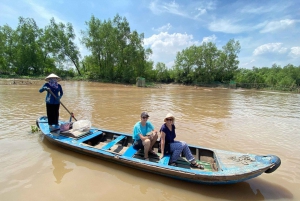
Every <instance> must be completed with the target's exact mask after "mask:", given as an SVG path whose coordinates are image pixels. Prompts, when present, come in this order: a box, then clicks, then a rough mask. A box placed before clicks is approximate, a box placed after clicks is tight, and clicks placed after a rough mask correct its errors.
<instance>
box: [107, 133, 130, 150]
mask: <svg viewBox="0 0 300 201" xmlns="http://www.w3.org/2000/svg"><path fill="white" fill-rule="evenodd" d="M124 138H126V136H125V135H120V136H119V137H117V138H116V139H114V140H113V141H111V142H109V143H107V145H105V146H103V147H102V148H101V149H102V150H108V149H110V148H111V147H112V146H114V145H115V144H117V143H118V142H120V141H121V140H123V139H124Z"/></svg>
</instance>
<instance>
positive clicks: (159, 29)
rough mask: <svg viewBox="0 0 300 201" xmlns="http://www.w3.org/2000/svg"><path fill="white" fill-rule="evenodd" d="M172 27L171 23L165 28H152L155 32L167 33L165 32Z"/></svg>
mask: <svg viewBox="0 0 300 201" xmlns="http://www.w3.org/2000/svg"><path fill="white" fill-rule="evenodd" d="M171 27H172V25H171V24H170V23H168V24H166V25H164V26H161V27H159V28H157V29H155V28H152V30H153V31H158V32H165V31H168V30H169V29H170V28H171Z"/></svg>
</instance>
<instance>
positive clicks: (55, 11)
mask: <svg viewBox="0 0 300 201" xmlns="http://www.w3.org/2000/svg"><path fill="white" fill-rule="evenodd" d="M299 8H300V1H297V0H264V1H262V0H259V1H258V0H252V1H246V0H239V1H238V0H226V1H225V0H178V1H168V0H160V1H158V0H111V1H109V0H105V1H104V0H85V1H76V0H23V1H21V0H0V26H2V25H4V24H8V25H9V26H10V27H12V28H16V26H17V25H18V17H20V16H22V17H25V18H27V17H28V18H33V19H34V20H35V21H36V23H37V24H38V26H39V27H40V28H44V27H45V26H46V25H48V24H49V23H50V18H52V17H54V18H55V20H56V22H63V23H67V22H70V23H72V25H73V27H74V29H75V32H76V36H77V43H78V46H79V48H80V51H81V54H82V55H87V54H89V52H88V51H87V50H86V49H85V48H84V47H83V46H82V45H81V44H80V43H79V38H80V37H81V35H80V31H81V30H85V29H86V25H85V22H86V21H89V20H90V18H91V15H94V16H95V17H96V18H98V19H100V20H108V19H113V18H114V16H115V15H116V14H119V15H120V16H121V17H126V19H127V21H128V22H129V25H130V28H131V30H132V31H133V30H136V31H137V32H138V33H144V36H145V40H144V45H145V47H150V48H151V49H152V50H153V55H152V57H151V59H152V60H153V61H154V62H155V64H156V63H157V62H164V63H165V64H166V65H167V66H168V67H171V66H172V65H173V63H174V59H175V57H176V53H177V52H178V51H181V50H183V49H185V48H186V47H189V46H191V45H193V44H194V45H201V44H202V43H203V42H209V41H211V42H213V43H215V44H216V45H217V47H218V48H219V49H221V48H222V46H224V45H225V44H226V43H227V42H228V41H229V40H230V39H235V40H238V41H239V42H240V44H241V52H240V54H239V55H238V56H239V60H240V64H239V67H240V68H249V69H251V68H252V67H253V66H256V67H264V66H266V67H271V66H272V65H273V64H274V63H276V64H277V65H281V66H282V67H283V66H285V65H287V64H293V65H296V66H299V65H300V9H299Z"/></svg>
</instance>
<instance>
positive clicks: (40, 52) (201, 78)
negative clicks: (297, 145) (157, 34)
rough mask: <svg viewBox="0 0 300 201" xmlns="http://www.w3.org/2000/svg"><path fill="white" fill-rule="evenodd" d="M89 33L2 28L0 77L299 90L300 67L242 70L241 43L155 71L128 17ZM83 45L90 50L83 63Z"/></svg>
mask: <svg viewBox="0 0 300 201" xmlns="http://www.w3.org/2000/svg"><path fill="white" fill-rule="evenodd" d="M85 25H86V28H85V30H81V32H80V34H81V36H80V37H76V35H75V32H74V29H73V26H72V24H71V23H66V24H64V23H62V22H59V23H58V22H56V21H55V20H54V18H52V19H50V22H49V24H48V25H47V26H45V27H44V28H39V27H38V26H37V24H36V22H35V20H34V19H32V18H23V17H19V24H18V26H17V27H16V29H13V28H11V27H10V26H9V25H4V26H0V75H17V76H24V75H28V76H45V75H48V74H49V73H57V74H59V75H60V76H61V77H71V78H72V77H80V78H82V79H92V80H100V81H106V82H122V83H135V82H136V78H137V77H144V78H146V80H147V81H148V82H149V81H150V82H161V83H170V82H176V83H183V84H201V83H214V82H218V83H229V82H230V81H231V80H235V82H237V83H257V84H258V83H259V84H266V85H272V86H279V85H285V86H286V85H287V86H293V87H295V86H299V84H300V83H299V77H300V74H299V67H296V66H293V65H291V64H289V65H287V66H285V67H283V68H281V67H280V66H277V65H273V66H272V67H271V68H268V67H264V68H256V67H253V69H239V68H238V65H239V60H238V54H239V52H240V49H241V46H240V43H239V41H235V40H234V39H231V40H229V41H228V42H227V43H226V44H225V45H224V46H223V47H222V48H221V49H218V48H217V46H216V44H214V43H212V42H207V43H202V44H201V45H198V46H196V45H192V46H190V47H187V48H186V49H184V50H182V51H180V52H177V55H176V58H175V60H174V66H173V67H172V68H168V67H167V66H166V65H165V64H164V63H162V62H158V63H157V64H156V65H155V66H154V62H153V61H151V59H150V56H151V54H152V50H151V49H150V48H144V44H143V41H144V34H143V33H138V32H137V31H135V30H133V31H132V30H131V29H130V25H129V23H128V21H127V19H126V18H125V17H121V16H119V15H118V14H117V15H116V16H115V17H114V18H113V19H112V20H111V19H108V20H100V19H98V18H96V17H95V16H94V15H92V16H91V18H90V20H89V21H86V22H85ZM76 41H80V44H82V45H83V46H84V47H85V48H87V49H88V50H89V51H90V55H86V56H84V57H83V58H82V56H81V52H80V49H79V43H78V42H76Z"/></svg>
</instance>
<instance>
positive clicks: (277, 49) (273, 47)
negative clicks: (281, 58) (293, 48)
mask: <svg viewBox="0 0 300 201" xmlns="http://www.w3.org/2000/svg"><path fill="white" fill-rule="evenodd" d="M286 51H287V48H285V47H282V43H268V44H264V45H261V46H259V47H257V48H256V49H255V50H254V51H253V55H254V56H257V55H260V54H265V53H270V52H271V53H279V54H283V53H285V52H286Z"/></svg>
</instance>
